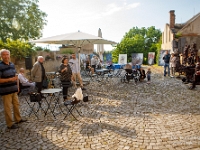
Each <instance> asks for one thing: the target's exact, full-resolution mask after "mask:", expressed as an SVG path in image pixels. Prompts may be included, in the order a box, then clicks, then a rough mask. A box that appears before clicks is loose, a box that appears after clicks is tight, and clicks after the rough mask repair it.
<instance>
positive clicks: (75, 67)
mask: <svg viewBox="0 0 200 150" xmlns="http://www.w3.org/2000/svg"><path fill="white" fill-rule="evenodd" d="M69 65H70V66H71V69H72V77H73V85H74V87H77V86H76V78H78V80H79V83H80V86H81V88H82V90H85V88H83V81H82V78H81V74H80V64H79V60H78V59H76V54H72V59H70V60H69Z"/></svg>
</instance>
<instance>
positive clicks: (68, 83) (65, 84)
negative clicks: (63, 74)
mask: <svg viewBox="0 0 200 150" xmlns="http://www.w3.org/2000/svg"><path fill="white" fill-rule="evenodd" d="M61 84H62V87H63V98H64V99H66V98H67V95H68V88H69V87H71V86H72V84H71V81H61Z"/></svg>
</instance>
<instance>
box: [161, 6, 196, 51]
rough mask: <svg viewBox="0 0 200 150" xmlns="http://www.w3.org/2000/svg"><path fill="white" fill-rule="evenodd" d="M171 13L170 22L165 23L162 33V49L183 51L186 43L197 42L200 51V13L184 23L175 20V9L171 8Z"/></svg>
mask: <svg viewBox="0 0 200 150" xmlns="http://www.w3.org/2000/svg"><path fill="white" fill-rule="evenodd" d="M169 14H170V17H169V20H170V21H169V24H168V23H167V24H166V25H165V28H164V31H163V33H162V45H161V49H162V50H170V52H175V53H176V52H178V53H183V50H184V47H185V45H191V44H192V43H196V45H197V49H198V50H199V51H200V13H198V14H196V15H195V16H193V17H192V18H191V19H189V20H188V21H187V22H185V23H182V24H180V23H176V22H175V11H174V10H171V11H170V12H169Z"/></svg>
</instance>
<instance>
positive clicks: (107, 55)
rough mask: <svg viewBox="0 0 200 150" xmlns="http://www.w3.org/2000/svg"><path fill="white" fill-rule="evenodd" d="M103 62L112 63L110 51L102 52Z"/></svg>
mask: <svg viewBox="0 0 200 150" xmlns="http://www.w3.org/2000/svg"><path fill="white" fill-rule="evenodd" d="M103 62H104V63H106V64H112V54H111V53H104V54H103Z"/></svg>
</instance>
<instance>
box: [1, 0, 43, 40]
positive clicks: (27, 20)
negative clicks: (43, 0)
mask: <svg viewBox="0 0 200 150" xmlns="http://www.w3.org/2000/svg"><path fill="white" fill-rule="evenodd" d="M37 3H38V0H1V2H0V39H1V40H2V41H3V42H6V39H7V38H10V39H12V40H17V39H23V40H29V39H36V38H39V37H41V36H42V34H41V30H42V29H43V27H44V25H46V20H45V17H46V16H47V14H46V13H44V12H42V11H41V10H40V9H39V6H38V5H37Z"/></svg>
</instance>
